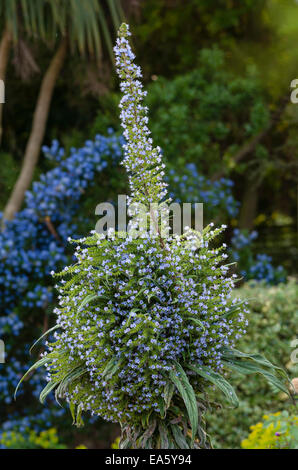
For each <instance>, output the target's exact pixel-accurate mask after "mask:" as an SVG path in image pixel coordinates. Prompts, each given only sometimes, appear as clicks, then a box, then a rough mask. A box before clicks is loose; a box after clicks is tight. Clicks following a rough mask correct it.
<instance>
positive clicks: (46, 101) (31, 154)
mask: <svg viewBox="0 0 298 470" xmlns="http://www.w3.org/2000/svg"><path fill="white" fill-rule="evenodd" d="M66 50H67V39H66V38H64V39H63V40H62V42H61V43H60V46H59V48H58V49H57V51H56V53H55V55H54V57H53V59H52V61H51V63H50V66H49V67H48V69H47V71H46V73H45V75H44V78H43V80H42V83H41V88H40V91H39V96H38V99H37V104H36V107H35V111H34V116H33V123H32V129H31V133H30V136H29V140H28V143H27V146H26V150H25V155H24V161H23V165H22V169H21V173H20V175H19V177H18V179H17V181H16V183H15V186H14V188H13V191H12V193H11V195H10V198H9V200H8V202H7V205H6V207H5V209H4V219H7V220H11V219H13V217H14V215H15V213H16V212H18V211H19V210H20V208H21V205H22V202H23V200H24V196H25V192H26V190H27V189H28V188H29V186H30V184H31V181H32V178H33V173H34V169H35V166H36V164H37V161H38V157H39V153H40V148H41V145H42V141H43V138H44V134H45V129H46V124H47V119H48V114H49V109H50V104H51V100H52V96H53V91H54V87H55V84H56V81H57V78H58V76H59V73H60V71H61V68H62V65H63V62H64V59H65V56H66Z"/></svg>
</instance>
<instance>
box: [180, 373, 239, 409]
mask: <svg viewBox="0 0 298 470" xmlns="http://www.w3.org/2000/svg"><path fill="white" fill-rule="evenodd" d="M188 367H189V368H190V369H191V370H193V371H194V372H196V373H197V374H198V375H200V376H201V377H203V378H204V379H205V380H208V381H209V382H211V383H213V384H214V385H215V386H216V387H217V388H219V389H220V390H221V391H222V392H223V393H224V395H225V396H226V398H227V399H228V401H229V402H230V403H231V404H232V405H233V406H234V407H237V406H238V405H239V400H238V397H237V395H236V393H235V390H234V388H233V387H232V385H231V384H229V382H227V380H226V379H224V378H223V377H222V376H221V375H220V374H219V373H218V372H215V371H213V370H212V369H210V368H209V367H206V366H194V365H189V366H188Z"/></svg>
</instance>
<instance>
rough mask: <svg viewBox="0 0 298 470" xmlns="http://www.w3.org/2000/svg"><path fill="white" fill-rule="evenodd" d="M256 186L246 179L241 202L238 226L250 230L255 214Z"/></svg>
mask: <svg viewBox="0 0 298 470" xmlns="http://www.w3.org/2000/svg"><path fill="white" fill-rule="evenodd" d="M257 205H258V187H257V186H256V185H254V184H253V182H252V181H251V180H249V179H248V180H247V181H246V185H245V189H244V195H243V199H242V204H241V210H240V217H239V228H240V229H247V230H251V229H252V228H253V225H254V220H255V218H256V214H257Z"/></svg>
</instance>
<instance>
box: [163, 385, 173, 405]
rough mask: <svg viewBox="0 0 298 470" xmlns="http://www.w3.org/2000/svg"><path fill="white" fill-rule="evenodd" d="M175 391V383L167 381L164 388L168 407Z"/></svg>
mask: <svg viewBox="0 0 298 470" xmlns="http://www.w3.org/2000/svg"><path fill="white" fill-rule="evenodd" d="M174 392H175V385H174V384H173V383H171V382H167V383H166V385H165V388H164V401H165V404H166V409H168V408H169V406H170V404H171V400H172V397H173V394H174Z"/></svg>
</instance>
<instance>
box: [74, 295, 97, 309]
mask: <svg viewBox="0 0 298 470" xmlns="http://www.w3.org/2000/svg"><path fill="white" fill-rule="evenodd" d="M97 297H98V295H97V294H88V295H87V296H86V297H85V298H84V300H83V301H82V302H81V303H80V305H79V308H78V312H81V310H82V309H83V308H84V307H85V305H86V304H88V303H89V302H91V301H92V300H94V299H96V298H97Z"/></svg>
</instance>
